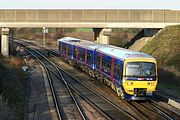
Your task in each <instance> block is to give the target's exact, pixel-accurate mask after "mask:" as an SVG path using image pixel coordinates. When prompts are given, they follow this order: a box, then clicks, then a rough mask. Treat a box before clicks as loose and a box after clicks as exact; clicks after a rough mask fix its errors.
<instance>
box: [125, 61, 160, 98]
mask: <svg viewBox="0 0 180 120" xmlns="http://www.w3.org/2000/svg"><path fill="white" fill-rule="evenodd" d="M127 62H153V63H155V64H156V60H152V59H147V58H139V59H129V60H125V61H124V70H123V76H125V75H126V73H125V72H126V69H125V68H126V63H127ZM156 76H157V64H156ZM157 81H158V78H157V77H156V80H155V81H147V80H128V79H127V80H126V77H123V87H124V90H125V92H126V93H128V94H130V95H134V88H146V89H147V93H152V92H153V91H155V90H156V86H157Z"/></svg>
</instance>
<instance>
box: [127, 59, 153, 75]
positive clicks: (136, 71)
mask: <svg viewBox="0 0 180 120" xmlns="http://www.w3.org/2000/svg"><path fill="white" fill-rule="evenodd" d="M126 76H127V77H155V76H156V66H155V63H152V62H128V63H127V64H126Z"/></svg>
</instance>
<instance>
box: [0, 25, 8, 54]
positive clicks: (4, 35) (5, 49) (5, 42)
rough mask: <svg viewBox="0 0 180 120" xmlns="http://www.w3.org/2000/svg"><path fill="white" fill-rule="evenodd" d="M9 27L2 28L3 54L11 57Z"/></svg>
mask: <svg viewBox="0 0 180 120" xmlns="http://www.w3.org/2000/svg"><path fill="white" fill-rule="evenodd" d="M8 35H9V28H2V29H1V54H2V55H3V56H6V57H9V39H8Z"/></svg>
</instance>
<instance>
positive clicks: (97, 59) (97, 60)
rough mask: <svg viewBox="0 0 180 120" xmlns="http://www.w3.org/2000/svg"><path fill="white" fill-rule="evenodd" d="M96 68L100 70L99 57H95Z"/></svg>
mask: <svg viewBox="0 0 180 120" xmlns="http://www.w3.org/2000/svg"><path fill="white" fill-rule="evenodd" d="M96 67H97V68H98V69H99V68H100V57H99V56H96Z"/></svg>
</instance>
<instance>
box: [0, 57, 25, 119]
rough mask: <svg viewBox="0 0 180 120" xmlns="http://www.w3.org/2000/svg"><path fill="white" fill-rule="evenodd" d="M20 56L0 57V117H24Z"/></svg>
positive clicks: (23, 91) (23, 77) (23, 81)
mask: <svg viewBox="0 0 180 120" xmlns="http://www.w3.org/2000/svg"><path fill="white" fill-rule="evenodd" d="M21 61H22V60H21V59H20V58H11V59H10V60H9V59H4V58H2V57H0V119H1V120H22V119H23V118H24V99H25V74H23V73H22V71H21V65H22V62H21Z"/></svg>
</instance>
